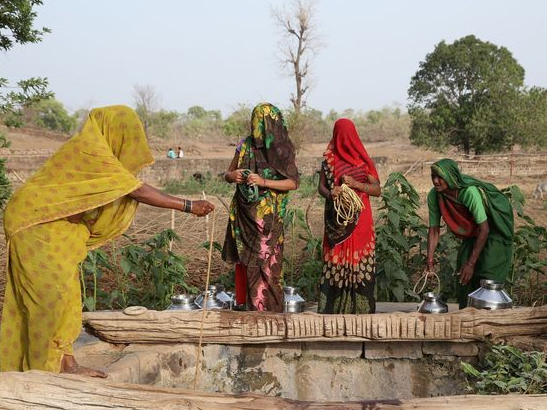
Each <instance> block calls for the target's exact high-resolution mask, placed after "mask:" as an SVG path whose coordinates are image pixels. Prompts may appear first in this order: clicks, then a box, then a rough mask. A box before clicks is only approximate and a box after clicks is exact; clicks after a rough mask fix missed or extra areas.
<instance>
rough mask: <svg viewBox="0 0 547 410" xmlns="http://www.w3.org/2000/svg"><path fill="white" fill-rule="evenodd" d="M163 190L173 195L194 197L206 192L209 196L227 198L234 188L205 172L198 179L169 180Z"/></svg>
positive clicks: (221, 179)
mask: <svg viewBox="0 0 547 410" xmlns="http://www.w3.org/2000/svg"><path fill="white" fill-rule="evenodd" d="M163 190H164V191H165V192H167V193H169V194H173V195H176V194H185V195H195V194H201V193H202V192H207V193H208V194H210V195H219V196H229V195H231V194H233V192H234V186H233V185H232V184H228V183H227V182H226V181H224V179H223V178H217V177H213V176H212V175H211V173H210V172H207V173H205V174H204V175H203V176H202V177H201V178H198V179H196V178H193V177H191V176H189V177H185V178H182V179H172V180H169V181H167V182H166V183H165V184H164V186H163Z"/></svg>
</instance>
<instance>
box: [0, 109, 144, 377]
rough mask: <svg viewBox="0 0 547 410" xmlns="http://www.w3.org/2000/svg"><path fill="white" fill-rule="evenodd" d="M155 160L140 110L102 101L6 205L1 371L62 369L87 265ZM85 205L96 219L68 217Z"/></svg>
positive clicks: (131, 210)
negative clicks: (141, 174)
mask: <svg viewBox="0 0 547 410" xmlns="http://www.w3.org/2000/svg"><path fill="white" fill-rule="evenodd" d="M153 162H154V160H153V157H152V154H151V152H150V149H149V147H148V143H147V140H146V135H145V133H144V130H143V128H142V124H141V123H140V120H139V118H138V116H137V115H136V113H135V112H134V111H133V110H132V109H130V108H129V107H125V106H112V107H105V108H97V109H93V110H92V111H91V112H90V114H89V118H88V119H87V121H86V122H85V124H84V126H83V127H82V130H81V131H80V132H79V133H78V134H76V135H75V136H73V137H72V138H71V139H70V140H68V141H67V142H66V143H65V144H63V146H61V148H60V149H59V150H58V151H57V152H56V153H55V154H54V155H53V156H52V157H51V158H50V159H49V160H48V161H47V162H46V163H45V164H44V165H43V166H42V167H41V168H40V169H39V170H38V171H37V172H36V173H35V174H34V175H33V176H32V177H31V178H30V179H29V180H28V181H27V182H26V183H25V184H24V185H23V186H22V187H21V188H20V189H18V190H17V191H16V192H15V193H14V195H13V197H12V198H11V199H10V201H9V202H8V204H7V206H6V210H5V212H4V229H5V233H6V239H7V247H8V262H7V271H6V275H7V283H6V295H5V298H4V310H3V314H2V326H1V329H0V330H1V332H0V371H25V370H31V369H33V370H46V371H52V372H59V371H60V368H61V360H62V357H63V355H65V354H66V355H71V354H72V344H73V342H74V341H75V340H76V338H77V337H78V335H79V333H80V331H81V310H82V309H81V295H80V283H79V274H78V264H79V263H80V262H81V261H83V260H84V259H85V257H86V255H87V252H88V251H89V250H91V249H94V248H97V247H99V246H101V245H102V244H104V243H105V242H106V241H108V240H111V239H113V238H115V237H117V236H119V235H121V234H122V233H123V232H124V231H125V230H126V229H127V228H128V227H129V225H130V224H131V221H132V220H133V218H134V216H135V212H136V210H137V205H138V203H137V202H136V201H135V200H134V199H132V198H130V197H128V196H127V194H129V193H130V192H132V191H134V190H135V189H137V188H139V187H140V186H141V185H142V182H140V181H139V180H138V179H137V178H136V177H135V175H136V174H137V173H138V172H139V171H140V170H141V169H142V168H143V167H145V166H148V165H150V164H152V163H153ZM81 212H86V215H88V214H93V219H96V222H95V223H94V224H93V225H89V226H88V225H87V224H86V223H85V219H86V218H85V217H84V221H82V222H80V223H71V222H69V221H68V220H67V219H66V217H68V216H71V215H75V214H79V213H81Z"/></svg>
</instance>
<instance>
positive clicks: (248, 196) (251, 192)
mask: <svg viewBox="0 0 547 410" xmlns="http://www.w3.org/2000/svg"><path fill="white" fill-rule="evenodd" d="M242 174H243V178H245V179H247V177H248V176H249V175H251V170H250V169H244V170H243V172H242ZM237 189H238V190H239V192H240V193H241V195H243V198H245V200H246V201H247V202H249V203H250V202H256V201H258V186H256V185H249V184H247V183H246V182H244V183H242V184H237Z"/></svg>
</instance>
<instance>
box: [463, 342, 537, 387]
mask: <svg viewBox="0 0 547 410" xmlns="http://www.w3.org/2000/svg"><path fill="white" fill-rule="evenodd" d="M546 359H547V355H546V354H545V353H543V352H523V351H522V350H520V349H517V348H516V347H514V346H510V345H493V346H492V347H491V351H490V352H489V353H487V354H486V356H485V358H484V360H483V361H482V363H481V366H480V369H477V368H475V367H474V366H473V365H471V364H469V363H465V362H462V363H461V366H462V369H463V371H464V373H465V374H466V379H467V384H468V386H467V387H468V389H469V391H471V392H472V393H475V394H509V393H518V394H545V393H547V363H546Z"/></svg>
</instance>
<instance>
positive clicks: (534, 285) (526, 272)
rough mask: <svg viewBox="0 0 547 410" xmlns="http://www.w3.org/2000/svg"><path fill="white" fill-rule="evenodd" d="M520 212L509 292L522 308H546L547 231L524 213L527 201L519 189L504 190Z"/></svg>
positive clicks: (509, 188) (514, 239)
mask: <svg viewBox="0 0 547 410" xmlns="http://www.w3.org/2000/svg"><path fill="white" fill-rule="evenodd" d="M503 193H504V194H505V195H506V196H507V197H508V198H509V200H510V201H511V203H512V205H513V208H514V209H515V210H516V212H517V216H518V218H519V222H520V223H517V224H516V225H517V228H516V229H515V235H514V238H513V264H512V267H511V272H510V273H509V278H508V281H509V287H508V290H509V293H510V294H511V296H512V298H513V300H514V302H515V303H516V304H519V305H528V306H530V305H534V304H539V305H543V304H545V303H546V302H547V292H546V291H547V284H546V283H545V280H542V277H543V276H545V274H546V267H547V257H545V256H544V257H542V255H545V252H546V251H547V229H546V228H545V227H543V226H539V225H537V224H536V222H535V221H534V220H533V219H532V218H531V217H530V216H528V215H526V214H525V212H524V204H525V198H524V195H523V193H522V191H521V190H520V189H519V187H517V186H515V185H512V186H510V187H508V188H506V189H504V190H503Z"/></svg>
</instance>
